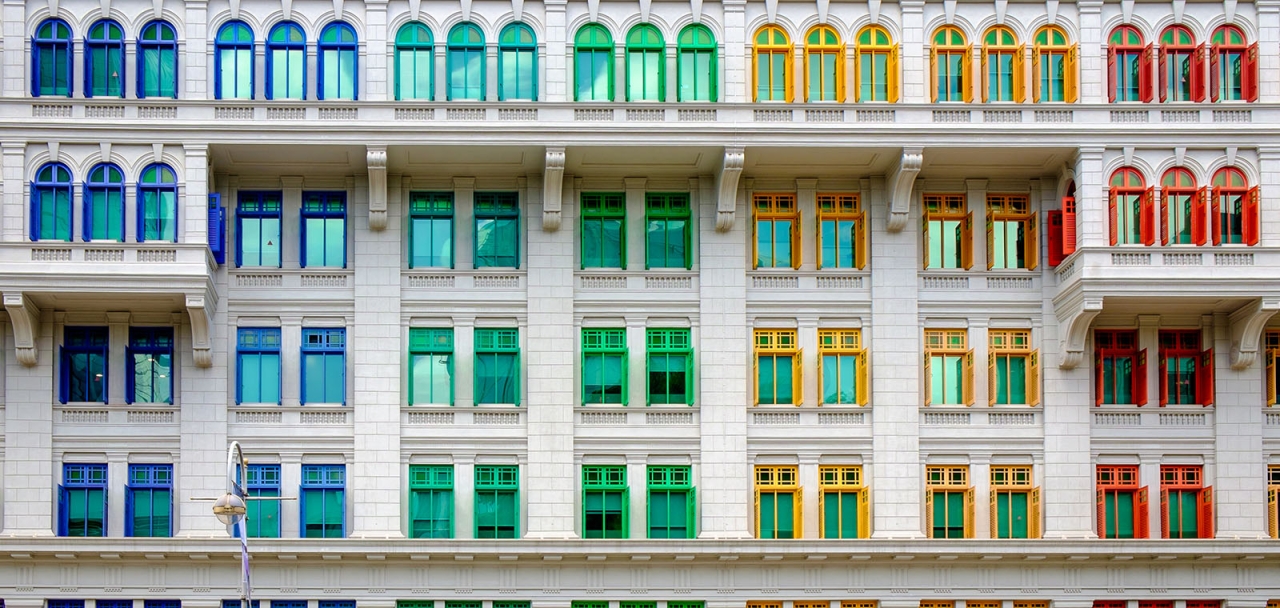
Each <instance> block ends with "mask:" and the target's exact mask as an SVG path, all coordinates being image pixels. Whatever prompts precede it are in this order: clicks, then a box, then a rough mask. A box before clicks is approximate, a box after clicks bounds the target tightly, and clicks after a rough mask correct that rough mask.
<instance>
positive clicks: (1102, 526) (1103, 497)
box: [1095, 490, 1107, 604]
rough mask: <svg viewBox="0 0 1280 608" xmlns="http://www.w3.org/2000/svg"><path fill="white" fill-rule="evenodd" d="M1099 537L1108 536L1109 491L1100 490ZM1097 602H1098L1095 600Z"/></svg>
mask: <svg viewBox="0 0 1280 608" xmlns="http://www.w3.org/2000/svg"><path fill="white" fill-rule="evenodd" d="M1096 501H1097V506H1098V538H1106V537H1107V491H1106V490H1098V497H1097V499H1096ZM1095 604H1096V602H1095Z"/></svg>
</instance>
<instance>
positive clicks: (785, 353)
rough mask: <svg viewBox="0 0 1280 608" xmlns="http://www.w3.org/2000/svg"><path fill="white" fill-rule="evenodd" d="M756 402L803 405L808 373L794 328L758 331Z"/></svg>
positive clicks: (756, 342)
mask: <svg viewBox="0 0 1280 608" xmlns="http://www.w3.org/2000/svg"><path fill="white" fill-rule="evenodd" d="M755 351H756V352H755V358H756V361H755V376H756V405H761V404H764V405H800V404H801V403H803V402H804V383H803V379H804V374H803V370H802V369H801V368H802V363H803V361H802V359H801V352H800V346H799V343H798V342H797V341H796V330H794V329H757V330H756V331H755Z"/></svg>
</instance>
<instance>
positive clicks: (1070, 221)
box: [1062, 196, 1115, 258]
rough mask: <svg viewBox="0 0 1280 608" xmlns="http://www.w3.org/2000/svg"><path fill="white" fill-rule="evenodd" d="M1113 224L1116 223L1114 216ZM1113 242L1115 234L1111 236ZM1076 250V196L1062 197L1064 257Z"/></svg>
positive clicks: (1112, 242) (1113, 242)
mask: <svg viewBox="0 0 1280 608" xmlns="http://www.w3.org/2000/svg"><path fill="white" fill-rule="evenodd" d="M1111 225H1112V226H1114V225H1115V221H1114V216H1113V218H1112V222H1111ZM1111 244H1112V245H1114V244H1115V236H1114V235H1113V236H1112V237H1111ZM1075 252H1076V197H1074V196H1064V197H1062V257H1064V258H1065V257H1067V256H1069V255H1071V254H1073V253H1075Z"/></svg>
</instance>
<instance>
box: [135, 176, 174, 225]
mask: <svg viewBox="0 0 1280 608" xmlns="http://www.w3.org/2000/svg"><path fill="white" fill-rule="evenodd" d="M138 234H139V235H141V236H142V240H144V241H170V242H177V241H178V180H177V177H176V176H175V175H174V173H173V169H170V168H169V166H168V165H162V164H152V165H148V166H147V167H146V168H145V169H143V170H142V178H141V179H139V180H138Z"/></svg>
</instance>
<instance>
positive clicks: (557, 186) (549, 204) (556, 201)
mask: <svg viewBox="0 0 1280 608" xmlns="http://www.w3.org/2000/svg"><path fill="white" fill-rule="evenodd" d="M563 192H564V148H547V158H546V160H545V164H544V166H543V168H542V229H543V230H545V231H547V232H555V231H557V230H559V229H560V206H561V204H563V202H564V201H563V200H562V199H563Z"/></svg>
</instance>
